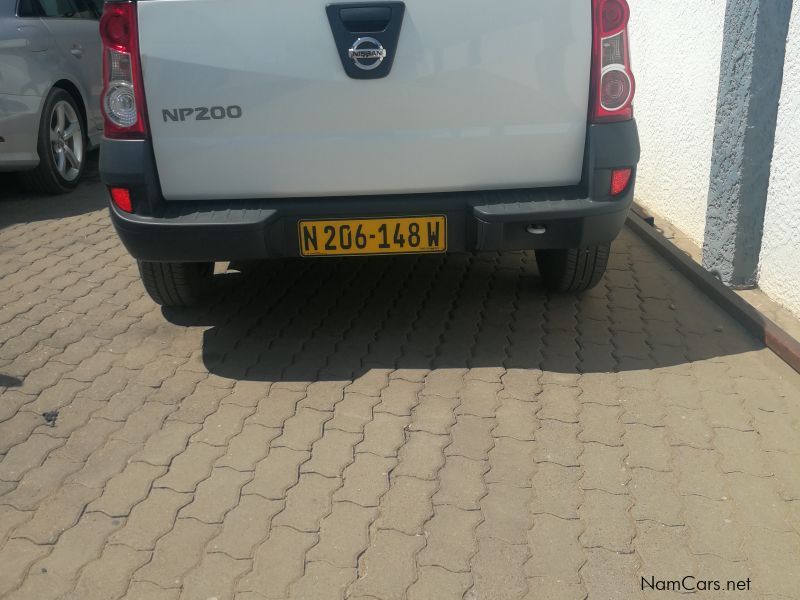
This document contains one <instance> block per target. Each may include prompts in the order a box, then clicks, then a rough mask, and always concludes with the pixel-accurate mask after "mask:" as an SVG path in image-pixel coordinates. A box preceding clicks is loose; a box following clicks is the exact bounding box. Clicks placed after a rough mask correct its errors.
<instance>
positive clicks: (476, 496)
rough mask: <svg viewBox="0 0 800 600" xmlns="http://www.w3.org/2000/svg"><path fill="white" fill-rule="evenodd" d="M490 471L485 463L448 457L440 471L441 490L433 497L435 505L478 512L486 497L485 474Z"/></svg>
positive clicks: (458, 457)
mask: <svg viewBox="0 0 800 600" xmlns="http://www.w3.org/2000/svg"><path fill="white" fill-rule="evenodd" d="M488 470H489V465H488V463H487V462H485V461H477V460H470V459H469V458H464V457H463V456H448V457H447V460H446V461H445V465H444V467H443V468H442V470H441V471H439V489H438V490H437V491H436V494H435V495H434V497H433V503H434V504H452V505H453V506H457V507H458V508H463V509H464V510H477V509H479V508H480V500H481V498H483V497H484V496H485V495H486V492H487V489H486V481H485V479H484V474H485V473H486V471H488Z"/></svg>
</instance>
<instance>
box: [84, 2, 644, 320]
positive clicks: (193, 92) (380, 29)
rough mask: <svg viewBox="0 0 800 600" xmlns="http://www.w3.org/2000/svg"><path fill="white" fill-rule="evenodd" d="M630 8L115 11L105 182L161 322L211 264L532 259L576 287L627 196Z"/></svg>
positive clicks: (597, 274) (198, 293)
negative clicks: (520, 253) (160, 308)
mask: <svg viewBox="0 0 800 600" xmlns="http://www.w3.org/2000/svg"><path fill="white" fill-rule="evenodd" d="M629 14H630V11H629V8H628V5H627V3H626V1H625V0H557V1H554V0H496V1H494V2H491V3H490V2H487V1H486V0H405V1H404V2H399V1H385V2H384V1H380V0H378V1H375V2H359V3H336V2H333V3H328V1H327V0H138V1H137V0H126V1H119V0H109V1H108V2H106V5H105V12H104V15H103V18H102V20H101V24H100V30H101V35H102V38H103V53H104V56H103V58H104V86H105V87H104V91H103V96H102V100H103V111H104V117H105V134H104V140H103V143H102V151H101V160H100V170H101V177H102V179H103V181H104V183H105V184H106V185H107V186H108V187H109V191H110V198H111V201H110V210H111V217H112V220H113V222H114V225H115V227H116V229H117V232H118V233H119V235H120V237H121V239H122V241H123V243H124V244H125V246H126V247H127V248H128V250H129V251H130V253H131V254H132V255H133V256H134V257H135V258H136V259H138V261H139V267H140V271H141V275H142V279H143V281H144V284H145V287H146V288H147V291H148V292H149V293H150V295H151V296H152V297H153V299H154V300H155V301H156V302H158V303H160V304H164V305H172V306H181V305H187V304H190V303H193V302H196V301H197V300H198V299H200V298H201V297H202V294H203V292H204V290H205V289H206V288H207V286H208V283H209V282H210V280H211V277H212V276H213V263H214V262H215V261H250V260H258V259H264V258H270V257H297V256H302V257H307V258H308V259H309V260H312V259H318V258H319V257H325V256H359V255H395V254H402V253H442V252H465V251H468V252H473V251H504V250H523V249H533V250H535V251H536V259H537V263H538V266H539V272H540V274H541V277H542V279H543V281H544V283H545V284H546V285H547V286H548V287H550V288H551V289H553V290H557V291H569V292H576V291H582V290H586V289H588V288H590V287H592V286H594V285H596V284H597V282H598V281H599V280H600V278H601V277H602V275H603V273H604V271H605V268H606V264H607V261H608V254H609V245H610V243H611V242H612V241H613V240H614V239H615V238H616V237H617V236H618V235H619V233H620V231H621V229H622V227H623V224H624V221H625V217H626V215H627V212H628V210H629V208H630V206H631V203H632V199H633V186H634V180H635V175H636V164H637V162H638V160H639V139H638V133H637V129H636V123H635V121H634V119H633V108H632V101H633V95H634V87H635V86H634V78H633V74H632V72H631V65H630V54H629V50H628V30H627V28H628V20H629Z"/></svg>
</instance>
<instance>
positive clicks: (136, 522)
mask: <svg viewBox="0 0 800 600" xmlns="http://www.w3.org/2000/svg"><path fill="white" fill-rule="evenodd" d="M191 501H192V496H191V494H181V493H178V492H175V491H173V490H170V489H166V488H165V489H153V490H151V491H150V493H149V494H148V496H147V498H145V499H144V500H143V501H142V502H140V503H139V504H137V505H136V506H134V507H133V509H132V510H131V514H130V516H129V517H128V519H127V520H126V522H125V525H124V527H123V528H122V529H120V530H119V531H117V532H116V533H114V534H113V535H112V536H111V538H110V540H109V541H110V542H111V543H113V544H125V545H126V546H130V547H131V548H135V549H137V550H152V549H154V548H155V545H156V542H157V541H158V540H159V539H160V538H161V537H162V536H163V535H164V534H166V533H168V532H169V531H170V530H171V529H172V527H173V526H174V525H175V518H176V516H177V514H178V511H179V510H180V509H181V507H183V506H185V505H187V504H189V502H191Z"/></svg>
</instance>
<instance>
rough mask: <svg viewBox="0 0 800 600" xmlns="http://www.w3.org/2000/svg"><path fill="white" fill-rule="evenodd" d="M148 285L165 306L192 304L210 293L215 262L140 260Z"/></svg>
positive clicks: (145, 286) (141, 269)
mask: <svg viewBox="0 0 800 600" xmlns="http://www.w3.org/2000/svg"><path fill="white" fill-rule="evenodd" d="M139 274H140V275H141V277H142V283H143V284H144V289H145V290H147V293H148V294H149V295H150V297H151V298H152V299H153V301H155V302H156V303H157V304H160V305H161V306H175V307H180V306H191V305H193V304H197V303H198V302H200V301H201V300H203V298H205V297H206V295H207V293H208V290H209V288H210V287H211V280H212V278H213V277H214V263H158V262H148V261H144V260H140V261H139Z"/></svg>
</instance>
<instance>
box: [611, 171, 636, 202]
mask: <svg viewBox="0 0 800 600" xmlns="http://www.w3.org/2000/svg"><path fill="white" fill-rule="evenodd" d="M631 172H632V170H631V169H614V170H613V171H612V172H611V195H612V196H619V195H620V194H621V193H622V192H624V191H625V188H627V187H628V184H629V183H630V181H631Z"/></svg>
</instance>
